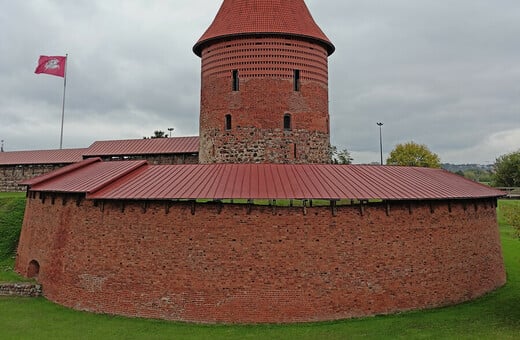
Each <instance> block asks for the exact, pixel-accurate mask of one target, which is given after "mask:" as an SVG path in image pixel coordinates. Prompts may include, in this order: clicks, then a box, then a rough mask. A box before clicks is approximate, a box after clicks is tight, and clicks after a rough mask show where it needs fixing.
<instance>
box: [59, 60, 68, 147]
mask: <svg viewBox="0 0 520 340" xmlns="http://www.w3.org/2000/svg"><path fill="white" fill-rule="evenodd" d="M68 63H69V54H68V53H67V54H65V73H64V75H63V103H62V105H61V133H60V150H61V149H63V121H64V120H65V90H66V89H67V64H68Z"/></svg>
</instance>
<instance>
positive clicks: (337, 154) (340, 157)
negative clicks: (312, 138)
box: [330, 145, 354, 164]
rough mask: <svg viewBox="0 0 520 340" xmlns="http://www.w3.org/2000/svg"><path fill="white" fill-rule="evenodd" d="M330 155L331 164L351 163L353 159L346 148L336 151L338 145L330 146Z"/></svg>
mask: <svg viewBox="0 0 520 340" xmlns="http://www.w3.org/2000/svg"><path fill="white" fill-rule="evenodd" d="M330 156H331V160H332V163H333V164H352V161H353V160H354V159H353V158H352V157H351V156H350V152H349V151H348V150H347V149H342V150H340V151H338V147H337V146H335V145H332V146H331V147H330Z"/></svg>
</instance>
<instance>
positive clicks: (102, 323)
mask: <svg viewBox="0 0 520 340" xmlns="http://www.w3.org/2000/svg"><path fill="white" fill-rule="evenodd" d="M506 205H507V206H516V207H517V208H519V209H520V201H505V200H504V201H500V205H499V206H500V207H503V206H506ZM0 216H1V212H0ZM499 222H500V232H501V237H502V245H503V251H504V259H505V262H506V269H507V275H508V280H507V284H506V285H505V286H504V287H502V288H500V289H499V290H497V291H495V292H493V293H490V294H488V295H486V296H484V297H482V298H480V299H478V300H476V301H472V302H469V303H464V304H461V305H457V306H452V307H446V308H440V309H434V310H428V311H418V312H410V313H403V314H398V315H390V316H378V317H372V318H365V319H354V320H344V321H336V322H325V323H311V324H292V325H249V326H237V325H232V326H228V325H194V324H184V323H178V322H166V321H158V320H145V319H130V318H124V317H116V316H108V315H96V314H90V313H83V312H78V311H73V310H71V309H68V308H64V307H61V306H58V305H56V304H53V303H51V302H49V301H47V300H45V299H44V298H37V299H31V298H0V339H219V338H222V339H346V338H348V339H357V338H363V339H395V338H413V339H417V338H420V339H439V338H441V339H520V240H518V239H516V238H514V232H513V229H512V228H511V227H509V226H507V225H506V224H505V221H504V220H503V218H502V217H500V218H499ZM11 261H12V260H11ZM1 266H2V264H1V262H0V267H1Z"/></svg>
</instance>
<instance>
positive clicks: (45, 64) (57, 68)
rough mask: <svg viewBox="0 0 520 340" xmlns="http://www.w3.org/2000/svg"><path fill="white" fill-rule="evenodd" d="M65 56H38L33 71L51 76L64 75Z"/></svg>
mask: <svg viewBox="0 0 520 340" xmlns="http://www.w3.org/2000/svg"><path fill="white" fill-rule="evenodd" d="M66 62H67V57H62V56H46V55H42V56H40V59H39V60H38V66H37V67H36V70H34V73H38V74H39V73H46V74H50V75H52V76H57V77H62V78H64V77H65V64H66Z"/></svg>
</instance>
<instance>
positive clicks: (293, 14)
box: [193, 0, 334, 56]
mask: <svg viewBox="0 0 520 340" xmlns="http://www.w3.org/2000/svg"><path fill="white" fill-rule="evenodd" d="M265 33H272V34H284V35H295V36H301V37H307V38H312V39H314V40H318V41H319V42H321V43H322V44H323V45H325V46H326V48H327V51H328V53H329V55H330V54H332V53H333V52H334V45H333V44H332V43H331V42H330V40H329V39H328V38H327V36H326V35H325V34H324V33H323V31H322V30H321V29H320V28H319V26H318V25H317V24H316V22H315V21H314V19H313V18H312V15H311V13H310V12H309V9H308V8H307V6H306V5H305V2H304V1H303V0H224V2H223V3H222V5H221V7H220V9H219V11H218V13H217V15H216V17H215V19H214V20H213V23H212V24H211V25H210V26H209V28H208V29H207V30H206V32H205V33H204V34H203V35H202V37H201V38H200V39H199V41H198V42H197V43H196V44H195V46H194V47H193V51H194V52H195V54H197V55H198V56H200V55H201V50H202V45H204V44H206V43H207V42H209V41H211V40H215V39H219V38H226V37H230V36H237V35H238V36H240V35H247V34H265Z"/></svg>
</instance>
